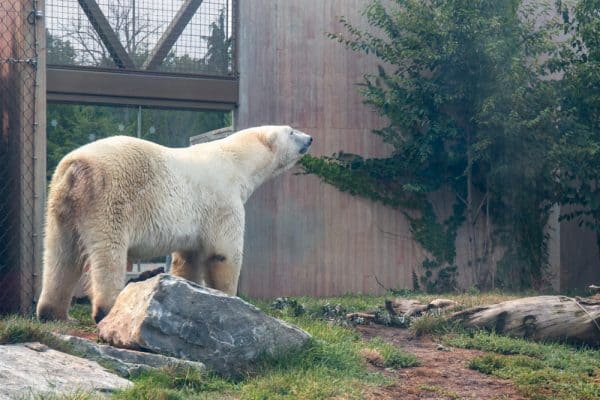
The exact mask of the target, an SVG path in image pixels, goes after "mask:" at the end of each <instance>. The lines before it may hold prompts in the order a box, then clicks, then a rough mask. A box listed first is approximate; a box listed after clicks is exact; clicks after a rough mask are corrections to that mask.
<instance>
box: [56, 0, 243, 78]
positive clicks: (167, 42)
mask: <svg viewBox="0 0 600 400" xmlns="http://www.w3.org/2000/svg"><path fill="white" fill-rule="evenodd" d="M234 6H235V2H234V0H188V1H184V0H168V1H155V0H94V1H92V0H46V11H47V20H46V24H47V28H48V30H47V32H48V64H50V65H69V66H74V65H76V66H88V67H101V68H117V67H118V68H125V69H129V70H153V71H163V72H171V73H192V74H209V75H217V76H224V75H225V76H227V75H232V74H233V73H234V62H233V51H234V46H233V37H234V32H233V27H234ZM161 45H162V46H161ZM157 53H158V54H157Z"/></svg>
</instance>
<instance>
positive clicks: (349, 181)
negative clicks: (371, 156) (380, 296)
mask: <svg viewBox="0 0 600 400" xmlns="http://www.w3.org/2000/svg"><path fill="white" fill-rule="evenodd" d="M376 164H377V160H364V159H362V158H361V157H360V156H356V155H350V154H344V153H342V154H336V155H334V156H333V157H321V158H319V157H313V156H310V155H306V156H304V157H303V158H302V159H301V160H300V165H301V166H302V167H303V169H304V171H305V173H309V174H314V175H317V176H319V177H320V178H321V179H322V180H323V181H324V182H326V183H329V184H331V185H333V186H335V187H336V188H338V189H339V190H340V191H342V192H347V193H349V194H351V195H354V196H360V197H365V198H368V199H371V200H373V201H377V202H380V203H383V204H385V205H387V206H390V207H392V208H395V209H397V210H399V211H401V212H402V213H403V214H404V216H405V217H406V218H407V219H408V221H409V223H410V229H411V232H412V234H413V238H414V239H415V241H417V242H418V243H419V244H420V245H421V246H422V247H423V248H424V249H425V250H427V252H428V253H429V255H430V256H429V257H427V258H425V260H423V265H422V266H423V269H424V271H425V272H424V274H423V275H421V276H417V275H416V272H414V271H413V289H414V290H415V291H420V290H425V291H427V292H448V291H452V290H456V288H457V284H456V277H457V267H456V265H454V259H455V257H456V249H455V245H454V243H455V240H456V232H457V230H458V228H459V227H460V225H461V224H462V222H463V221H464V207H463V206H462V205H461V204H456V205H455V206H454V210H453V214H452V215H451V216H450V217H449V218H448V219H447V220H445V221H443V222H442V223H440V222H438V218H437V216H436V215H435V212H434V210H433V207H432V205H431V203H430V202H429V201H428V200H427V197H426V196H425V194H424V193H420V192H418V191H414V190H413V191H411V190H407V189H406V188H405V189H404V190H402V189H398V188H396V187H394V186H395V185H393V184H392V183H391V182H390V181H388V184H385V183H384V182H383V181H382V180H378V179H377V178H376V177H377V175H379V176H380V177H381V175H380V174H377V173H376V172H374V171H377V170H378V168H377V167H375V165H376ZM408 210H412V211H417V213H416V214H418V216H414V214H415V213H409V212H407V211H408Z"/></svg>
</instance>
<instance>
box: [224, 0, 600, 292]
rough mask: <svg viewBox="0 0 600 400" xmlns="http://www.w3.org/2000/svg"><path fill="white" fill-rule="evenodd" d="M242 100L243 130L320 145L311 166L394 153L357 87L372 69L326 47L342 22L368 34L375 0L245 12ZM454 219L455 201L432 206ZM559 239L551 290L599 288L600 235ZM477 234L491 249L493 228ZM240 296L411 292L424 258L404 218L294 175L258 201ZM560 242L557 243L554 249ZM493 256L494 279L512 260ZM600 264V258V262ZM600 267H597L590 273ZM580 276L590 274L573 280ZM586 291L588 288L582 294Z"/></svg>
mask: <svg viewBox="0 0 600 400" xmlns="http://www.w3.org/2000/svg"><path fill="white" fill-rule="evenodd" d="M238 4H239V21H240V24H239V42H238V51H239V72H240V98H239V108H238V109H237V111H236V113H235V128H236V129H243V128H246V127H250V126H256V125H263V124H288V125H292V126H294V127H295V128H298V129H300V130H304V131H305V132H307V133H309V134H311V135H313V137H314V138H315V143H314V146H313V149H312V154H316V155H330V154H332V153H334V152H337V151H339V150H341V149H343V150H345V151H347V152H353V153H359V154H363V155H366V156H377V155H383V154H385V153H386V151H387V150H388V149H386V147H385V146H384V145H383V144H382V143H381V142H380V141H379V140H378V139H377V137H375V136H374V135H372V134H371V133H370V131H371V130H372V129H374V128H377V127H379V126H382V125H383V123H384V122H383V121H382V120H381V119H380V118H379V117H378V116H377V115H376V114H375V113H374V112H372V111H371V110H370V109H368V108H367V107H366V106H364V105H363V104H362V101H361V97H360V95H359V93H358V88H357V86H356V83H358V82H360V81H361V80H362V76H363V74H364V73H366V72H374V71H376V65H377V62H376V60H374V59H373V58H371V57H367V56H364V55H362V54H360V53H355V52H352V51H350V50H347V49H345V48H344V46H342V45H341V44H339V43H336V42H334V41H332V40H330V39H328V38H327V37H326V36H325V33H326V32H339V31H341V30H342V26H341V24H339V23H338V22H337V20H338V18H337V17H338V16H346V17H347V18H348V19H349V20H350V21H353V22H356V23H360V22H361V21H364V18H363V17H362V16H361V15H360V12H361V10H363V9H364V7H365V6H366V5H367V4H368V0H327V1H324V0H297V1H280V0H241V1H239V3H238ZM430 200H431V201H432V204H433V206H434V209H435V211H436V214H437V215H438V216H439V217H440V218H441V219H444V218H445V217H447V216H448V215H449V213H450V212H451V209H452V203H453V201H454V198H453V196H452V195H451V194H450V193H446V192H443V191H442V192H440V193H436V195H435V196H432V197H431V198H430ZM557 224H558V221H555V223H554V224H553V225H552V224H551V225H552V227H551V228H550V229H553V232H554V231H556V232H555V233H556V234H554V235H553V239H552V240H550V243H549V246H550V247H551V248H550V253H551V260H550V262H551V266H552V268H551V269H550V271H549V273H550V274H554V275H555V276H554V277H552V276H549V277H548V280H549V281H551V282H552V284H553V286H554V287H555V288H557V289H558V288H559V286H560V289H561V290H565V289H569V288H575V287H581V285H582V284H583V283H585V282H587V283H588V284H589V283H592V281H594V279H595V280H597V279H599V275H598V274H600V268H598V263H597V262H596V261H598V247H597V246H596V245H594V243H593V241H594V237H592V236H594V235H591V234H588V233H586V232H584V231H582V230H581V229H579V228H577V227H573V226H571V225H569V224H565V223H564V222H563V223H561V224H560V227H558V226H554V225H557ZM478 229H480V237H483V229H485V220H484V218H480V219H479V224H478ZM246 231H247V233H246V245H245V254H244V267H243V270H242V277H241V282H240V283H241V285H240V291H241V293H243V294H247V295H250V296H253V297H274V296H285V295H312V296H331V295H339V294H345V293H382V292H383V289H382V288H381V287H380V286H378V284H377V282H376V280H375V277H377V278H378V279H379V281H381V282H383V283H384V284H385V286H386V287H391V288H412V273H413V271H415V272H416V273H417V275H418V276H421V275H422V273H423V270H422V268H421V263H422V261H423V259H424V257H425V251H424V250H423V249H422V248H421V246H420V245H419V244H417V243H415V242H414V241H413V240H412V239H411V235H410V230H409V226H408V223H407V221H406V220H405V219H404V217H403V216H402V214H401V213H399V212H396V211H394V210H391V209H389V208H387V207H384V206H382V205H380V204H375V203H372V202H370V201H368V200H364V199H360V198H355V197H352V196H350V195H347V194H344V193H340V192H339V191H337V190H336V189H335V188H333V187H331V186H329V185H327V184H324V183H321V182H320V181H319V180H318V179H317V178H316V177H314V176H298V175H293V174H292V173H289V172H288V173H286V174H285V175H284V176H282V177H279V178H277V179H275V180H274V181H272V182H270V183H268V184H266V185H265V186H263V187H262V188H260V189H259V190H258V191H257V192H256V193H255V194H254V195H253V196H252V198H251V199H250V200H249V202H248V205H247V216H246ZM554 236H555V237H554ZM456 247H457V254H456V260H455V262H456V265H458V272H459V274H458V284H459V286H460V287H461V288H464V289H466V288H469V287H471V286H473V285H474V283H475V271H474V270H473V268H472V267H471V266H469V265H468V251H467V248H468V242H467V235H466V226H462V227H461V228H460V229H459V230H458V234H457V240H456ZM502 252H503V249H502V248H497V249H495V252H494V255H493V256H492V257H491V260H489V262H490V264H489V265H488V266H487V268H490V274H491V276H495V275H494V272H493V271H494V268H495V262H497V261H498V260H500V259H501V257H502ZM594 257H595V258H594ZM592 260H596V261H592ZM573 271H580V272H581V273H579V272H577V273H574V272H573ZM584 281H585V282H584Z"/></svg>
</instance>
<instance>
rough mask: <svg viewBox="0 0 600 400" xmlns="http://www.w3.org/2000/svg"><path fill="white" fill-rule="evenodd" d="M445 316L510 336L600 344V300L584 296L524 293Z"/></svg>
mask: <svg viewBox="0 0 600 400" xmlns="http://www.w3.org/2000/svg"><path fill="white" fill-rule="evenodd" d="M590 303H592V304H590ZM447 319H448V321H450V322H459V323H461V324H462V325H463V326H465V327H467V328H483V329H487V330H493V331H496V332H497V333H500V334H506V335H509V336H513V337H519V338H526V339H531V340H540V341H546V340H550V341H566V342H572V343H580V344H587V345H591V346H600V304H595V302H593V301H586V299H580V300H579V301H577V300H576V299H574V298H570V297H566V296H537V297H526V298H523V299H517V300H510V301H505V302H502V303H498V304H491V305H486V306H478V307H473V308H470V309H467V310H464V311H460V312H457V313H454V314H452V315H450V316H449V317H448V318H447Z"/></svg>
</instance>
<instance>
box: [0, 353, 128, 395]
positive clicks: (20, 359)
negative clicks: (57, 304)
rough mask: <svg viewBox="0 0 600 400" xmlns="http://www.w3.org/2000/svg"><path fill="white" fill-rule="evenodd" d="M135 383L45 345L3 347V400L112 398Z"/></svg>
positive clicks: (0, 383) (0, 376)
mask: <svg viewBox="0 0 600 400" xmlns="http://www.w3.org/2000/svg"><path fill="white" fill-rule="evenodd" d="M131 385H132V383H131V382H130V381H128V380H126V379H123V378H121V377H119V376H117V375H115V374H113V373H111V372H109V371H107V370H106V369H105V368H103V367H101V366H100V365H99V364H98V363H97V362H95V361H90V360H86V359H84V358H79V357H75V356H72V355H70V354H65V353H62V352H60V351H56V350H53V349H50V348H48V347H47V346H45V345H43V344H41V343H37V342H36V343H19V344H10V345H2V346H0V399H2V400H4V399H28V398H45V397H46V396H53V395H54V396H68V395H75V394H82V393H86V394H88V393H89V394H102V395H105V394H109V393H111V392H113V391H115V390H118V389H125V388H128V387H129V386H131Z"/></svg>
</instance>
